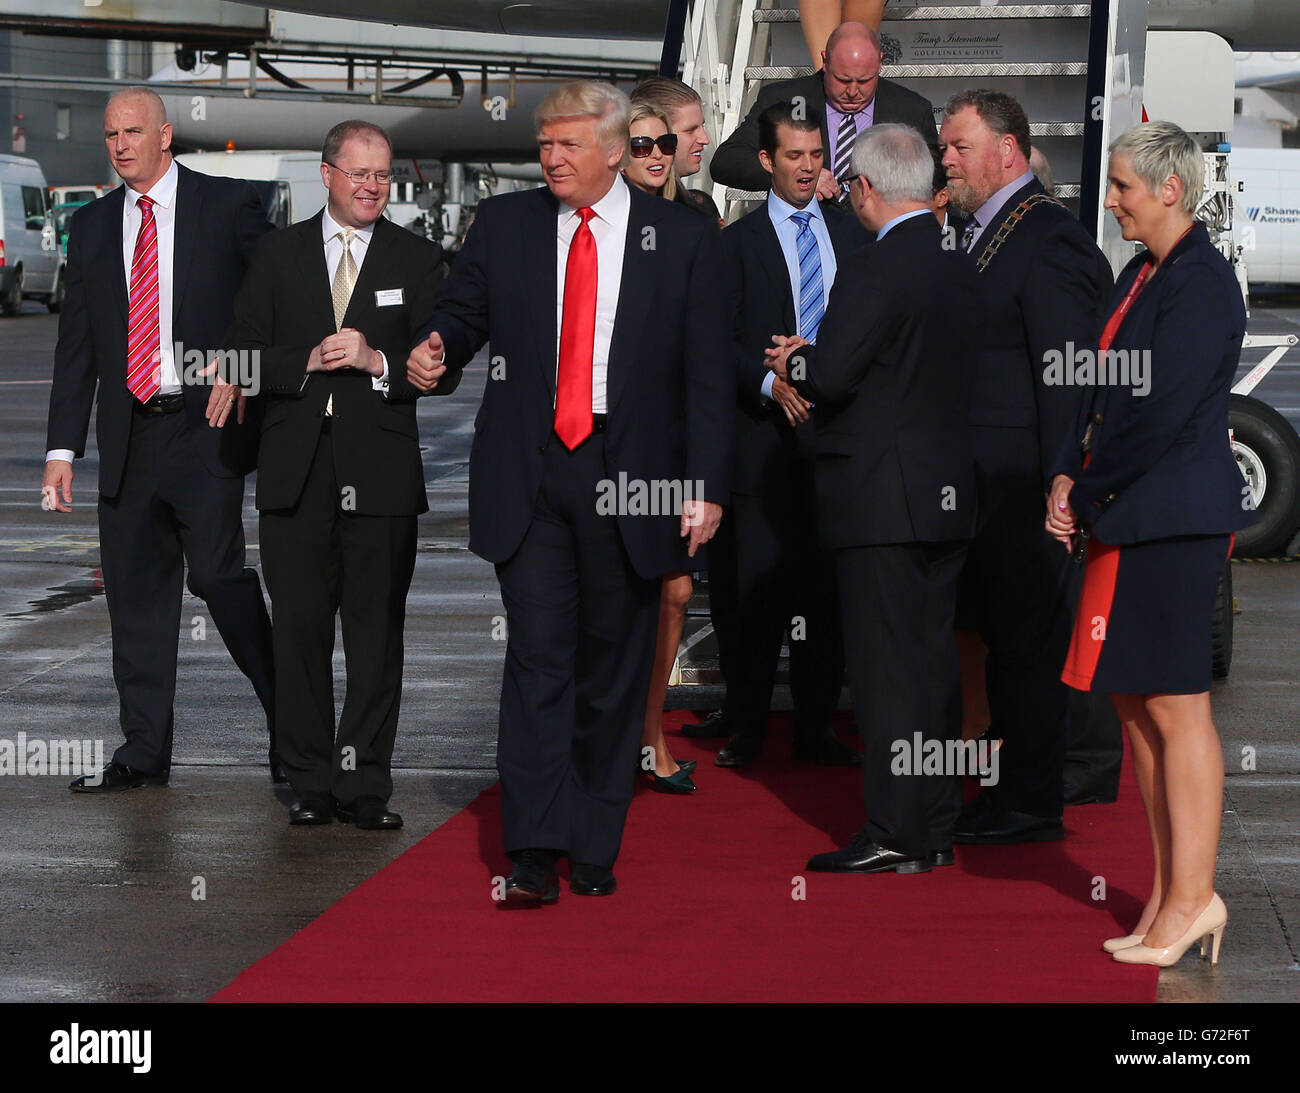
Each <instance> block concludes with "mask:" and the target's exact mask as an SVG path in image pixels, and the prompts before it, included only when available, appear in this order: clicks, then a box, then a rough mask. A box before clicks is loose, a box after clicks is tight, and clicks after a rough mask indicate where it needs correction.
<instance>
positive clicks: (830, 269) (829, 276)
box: [761, 190, 837, 398]
mask: <svg viewBox="0 0 1300 1093" xmlns="http://www.w3.org/2000/svg"><path fill="white" fill-rule="evenodd" d="M797 212H806V213H808V214H809V217H808V227H809V228H810V229H811V230H812V233H813V238H814V239H816V240H817V254H818V257H819V258H820V259H821V264H822V307H823V308H825V306H826V303H827V301H828V300H829V299H830V298H831V286H832V285H834V284H835V271H836V269H837V266H836V264H835V248H834V247H832V246H831V233H830V231H829V230H827V227H826V217H825V216H824V215H823V213H822V207H821V205H820V204H819V203H818V201H817V198H816V197H814V198H813V199H812V200H811V201H809V202H808V204H807V205H805V206H804V207H803V208H802V209H796V208H795V207H794V206H793V205H791V204H790V203H789V202H788V201H786V200H785V199H783V198H780V197H778V196H777V194H776V191H775V190H769V191H768V194H767V215H768V216H769V217H770V218H771V220H772V227H773V228H775V229H776V238H777V242H778V243H780V244H781V254H782V255H783V256H784V258H785V269H786V273H787V274H789V277H790V297H791V299H792V300H793V301H794V315H795V325H796V326H797V325H798V321H799V287H800V285H801V284H802V283H803V276H802V274H801V273H800V270H799V243H798V238H799V224H798V223H797V222H796V221H794V220H792V219H791V217H792V216H794V214H795V213H797ZM797 332H798V331H797V330H796V333H797ZM775 379H776V373H775V372H769V373H768V374H767V375H766V376H764V377H763V383H762V387H761V390H762V393H763V396H764V397H765V398H771V397H772V383H773V381H775Z"/></svg>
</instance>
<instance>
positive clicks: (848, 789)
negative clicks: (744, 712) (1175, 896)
mask: <svg viewBox="0 0 1300 1093" xmlns="http://www.w3.org/2000/svg"><path fill="white" fill-rule="evenodd" d="M682 720H683V715H682V714H670V715H668V717H667V718H666V724H667V725H668V726H671V728H669V739H670V742H671V746H672V748H673V751H674V754H675V755H677V756H678V758H689V757H694V758H697V759H699V761H700V767H699V770H698V771H697V772H696V783H697V785H699V787H700V789H699V791H698V792H697V793H696V794H694V795H693V796H692V797H689V798H684V797H675V796H669V795H663V794H658V793H653V792H649V791H645V792H638V794H637V797H636V800H635V801H634V803H633V805H632V811H631V815H630V817H629V819H628V826H627V833H626V835H625V837H624V840H623V850H622V854H621V856H620V858H619V862H618V866H617V870H616V872H617V875H618V880H619V891H618V893H617V894H616V895H614V896H612V897H609V898H604V899H596V898H583V897H579V896H574V895H572V894H571V893H570V892H569V890H568V888H567V886H566V885H565V884H564V882H563V881H562V882H561V889H560V901H559V903H558V904H556V905H555V906H550V907H543V908H540V909H536V910H526V911H506V910H503V909H501V908H500V907H499V906H498V905H497V904H495V903H494V902H493V901H492V898H491V891H492V889H491V884H492V877H493V876H496V875H501V874H506V873H508V872H509V862H508V860H507V859H506V857H505V855H504V854H503V853H502V850H501V826H500V795H499V790H498V788H496V787H494V788H493V789H491V790H488V791H487V792H485V793H483V794H482V795H481V796H480V797H479V798H478V799H477V800H476V801H474V803H473V804H471V805H470V806H469V807H468V808H466V809H465V810H464V811H462V812H461V813H459V814H458V815H457V816H455V817H453V818H452V819H451V820H450V821H448V822H447V823H446V824H444V825H443V826H442V827H441V828H439V829H438V830H437V831H435V832H434V833H433V834H431V835H429V836H428V837H427V838H425V839H424V840H422V841H421V842H420V843H418V844H417V845H415V846H414V847H412V848H411V849H410V850H408V851H407V852H406V853H404V854H403V855H402V856H401V857H399V858H398V859H397V860H396V861H394V862H392V863H391V864H390V865H388V866H387V867H386V868H384V869H383V870H381V871H380V872H379V873H377V874H376V875H375V876H373V877H371V878H370V879H369V880H367V881H366V882H365V883H364V884H362V885H361V886H360V887H359V888H357V889H356V890H354V891H353V892H351V893H349V894H348V895H347V896H346V897H345V898H343V899H342V900H340V901H339V902H338V903H337V904H335V905H334V906H333V907H331V908H330V909H329V910H328V911H326V912H325V913H324V914H323V915H321V916H320V917H319V918H318V919H316V920H315V921H314V922H312V923H311V924H310V925H308V926H307V927H306V928H305V929H303V930H301V931H300V932H299V933H297V934H296V935H295V936H294V937H292V938H291V939H290V940H289V941H288V942H286V943H285V944H283V945H281V946H280V947H279V948H278V949H276V950H274V951H273V952H271V953H270V954H269V955H267V956H266V957H265V958H263V959H262V960H260V961H258V962H257V963H256V964H254V965H253V966H252V967H251V968H248V969H247V970H246V971H244V972H243V973H242V974H241V975H240V976H239V977H238V978H236V979H235V980H234V982H233V983H231V984H230V985H229V986H227V987H226V988H225V989H224V990H222V991H221V992H219V993H218V994H217V995H216V996H215V998H214V1000H215V1001H223V1002H236V1001H245V1002H269V1001H296V1000H308V999H310V1000H316V1001H374V1002H380V1001H629V1002H631V1001H636V1002H647V1001H660V1002H728V1001H754V1002H757V1001H779V1000H798V1001H822V1002H839V1001H845V1002H847V1001H855V1002H857V1001H870V1002H926V1001H966V1002H1050V1001H1072V1002H1075V1001H1106V1002H1150V1001H1154V999H1155V990H1156V979H1157V973H1156V969H1154V968H1130V967H1125V966H1122V965H1119V964H1116V963H1114V962H1113V961H1112V960H1111V959H1110V958H1109V957H1108V956H1106V955H1105V954H1104V953H1102V952H1101V950H1100V948H1099V945H1100V942H1101V941H1102V939H1103V938H1105V937H1109V936H1111V935H1113V934H1122V933H1124V932H1126V931H1127V930H1128V928H1129V927H1130V926H1131V925H1132V923H1133V921H1134V920H1135V919H1136V917H1137V914H1138V912H1139V911H1140V909H1141V904H1142V901H1143V900H1144V899H1145V897H1146V893H1147V889H1148V884H1149V881H1150V873H1151V858H1150V847H1149V844H1148V841H1147V826H1146V821H1145V819H1144V817H1143V813H1142V804H1141V801H1140V800H1139V799H1138V795H1137V787H1136V785H1135V784H1134V782H1133V780H1132V777H1131V773H1130V772H1129V770H1128V766H1129V765H1128V764H1126V776H1125V781H1124V784H1123V786H1122V789H1121V792H1120V800H1119V802H1118V803H1116V804H1113V805H1088V806H1084V807H1081V808H1072V809H1069V810H1068V811H1067V813H1066V826H1067V828H1068V831H1069V837H1068V838H1067V839H1066V841H1064V842H1059V843H1045V844H1040V845H1037V846H1025V847H959V848H958V849H957V865H956V866H955V867H952V868H945V869H935V870H933V871H932V872H930V873H927V874H921V875H916V876H898V875H896V874H892V873H889V874H883V875H879V876H852V875H850V876H835V875H826V874H818V873H805V872H804V864H805V862H806V861H807V860H808V858H809V856H810V855H812V854H815V853H818V852H820V851H822V850H830V849H833V848H834V847H836V846H838V845H840V844H842V843H843V842H845V841H847V839H848V838H849V836H851V835H852V834H853V832H854V831H855V830H856V829H857V828H858V827H859V826H860V825H861V822H862V817H861V814H860V810H861V803H860V781H859V779H860V775H859V773H858V772H857V771H856V770H854V769H852V768H849V769H842V768H841V769H832V768H824V767H812V766H806V765H803V764H794V763H791V762H789V761H788V759H787V757H788V755H789V735H788V733H789V728H788V718H780V719H778V721H777V724H776V726H775V728H774V730H773V732H772V734H771V737H770V738H769V740H768V742H767V756H768V758H765V759H764V760H763V761H761V762H760V763H759V764H757V765H756V766H754V767H751V768H748V769H747V770H744V771H741V772H735V771H730V770H720V769H718V768H716V767H714V766H713V762H712V756H713V752H715V751H716V750H717V747H718V744H717V743H713V742H703V743H704V744H706V745H708V744H712V747H711V748H710V747H707V746H698V745H696V744H694V743H693V742H691V741H688V740H685V739H684V738H683V737H681V736H680V734H678V733H677V732H675V731H674V730H675V728H676V727H677V726H678V725H680V724H681V721H682ZM797 877H803V878H804V880H805V882H806V891H805V893H804V895H805V897H806V898H804V899H802V900H796V899H793V898H792V893H794V892H795V888H796V886H795V878H797ZM1102 894H1104V896H1105V898H1104V899H1098V898H1094V897H1095V896H1098V895H1102Z"/></svg>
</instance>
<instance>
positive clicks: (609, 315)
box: [555, 175, 632, 414]
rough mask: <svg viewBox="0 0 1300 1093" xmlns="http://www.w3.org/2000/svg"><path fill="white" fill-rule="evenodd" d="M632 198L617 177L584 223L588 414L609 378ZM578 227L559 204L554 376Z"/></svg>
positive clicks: (573, 212)
mask: <svg viewBox="0 0 1300 1093" xmlns="http://www.w3.org/2000/svg"><path fill="white" fill-rule="evenodd" d="M631 209H632V197H631V195H630V194H629V193H628V189H627V183H626V182H624V181H623V176H622V175H616V176H615V178H614V185H612V186H611V187H610V188H609V192H608V193H606V194H605V196H604V197H602V198H601V199H600V200H599V201H597V202H596V203H595V204H594V205H592V206H591V210H592V212H594V213H595V214H596V215H595V216H593V217H592V218H591V220H590V221H589V222H588V227H589V228H590V229H591V234H592V236H593V237H594V238H595V240H596V342H595V346H594V347H593V350H592V354H591V412H592V413H593V414H603V413H605V412H606V401H605V392H606V389H607V385H606V377H607V375H608V373H609V345H610V341H611V339H612V338H613V335H614V316H615V315H616V314H617V313H618V293H619V288H620V286H621V285H622V282H623V248H624V244H625V243H626V241H627V221H628V215H629V213H630V212H631ZM581 223H582V217H580V216H579V215H578V210H577V209H576V208H574V207H573V206H571V205H566V204H565V203H564V202H560V210H559V213H558V215H557V217H556V241H555V273H556V284H555V371H556V377H557V382H558V377H559V370H560V334H561V332H562V331H563V328H564V273H565V268H566V267H567V265H568V262H569V244H570V243H572V242H573V237H574V235H575V234H576V233H577V231H578V226H579V225H580V224H581Z"/></svg>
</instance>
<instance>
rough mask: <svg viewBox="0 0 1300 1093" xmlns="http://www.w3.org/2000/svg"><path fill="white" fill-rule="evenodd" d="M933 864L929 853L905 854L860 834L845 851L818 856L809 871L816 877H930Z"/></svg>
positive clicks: (810, 861)
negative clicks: (873, 875)
mask: <svg viewBox="0 0 1300 1093" xmlns="http://www.w3.org/2000/svg"><path fill="white" fill-rule="evenodd" d="M932 864H933V857H932V854H931V852H929V851H927V852H926V853H924V854H904V853H902V852H901V851H898V850H890V849H889V848H888V847H885V846H880V845H879V844H877V843H874V842H872V841H871V839H869V838H868V837H867V836H866V834H865V833H864V832H862V831H859V832H858V833H857V834H856V835H854V836H853V841H852V842H850V843H849V845H848V846H846V847H845V848H844V849H843V850H831V851H828V852H827V853H825V854H816V855H814V856H813V857H812V858H810V859H809V860H808V865H807V868H808V869H809V870H811V871H812V872H815V873H928V872H930V866H931V865H932Z"/></svg>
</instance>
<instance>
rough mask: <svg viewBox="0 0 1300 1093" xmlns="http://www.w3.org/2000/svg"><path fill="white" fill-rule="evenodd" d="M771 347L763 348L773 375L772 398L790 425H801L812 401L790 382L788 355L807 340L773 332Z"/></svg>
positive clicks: (805, 418) (806, 416) (806, 417)
mask: <svg viewBox="0 0 1300 1093" xmlns="http://www.w3.org/2000/svg"><path fill="white" fill-rule="evenodd" d="M772 344H773V347H772V348H771V349H765V350H763V354H764V356H765V357H766V358H767V359H766V360H765V362H764V363H765V364H766V365H767V366H768V368H770V369H771V370H772V371H773V373H775V377H774V378H773V380H772V400H773V401H774V402H775V403H776V404H777V405H778V406H780V407H781V409H782V410H783V411H784V412H785V419H786V421H788V422H789V423H790V424H791V425H792V426H798V425H801V424H802V423H803V422H805V421H807V420H808V411H809V410H810V409H811V408H812V403H811V402H809V401H808V400H807V399H806V398H804V397H803V396H802V395H800V394H799V392H798V391H796V390H795V389H794V387H793V385H792V384H791V383H790V355H791V354H792V353H793V352H794V351H795V350H796V349H798V348H799V347H800V346H803V345H807V344H808V342H807V341H806V340H805V339H803V338H801V337H799V336H798V335H797V334H795V335H785V334H773V335H772Z"/></svg>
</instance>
